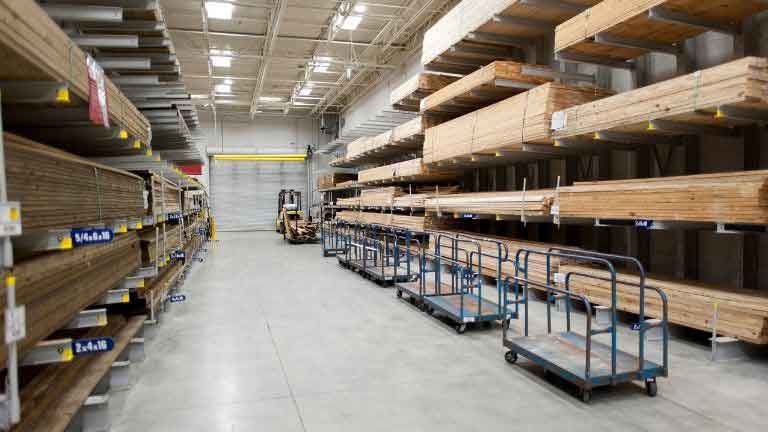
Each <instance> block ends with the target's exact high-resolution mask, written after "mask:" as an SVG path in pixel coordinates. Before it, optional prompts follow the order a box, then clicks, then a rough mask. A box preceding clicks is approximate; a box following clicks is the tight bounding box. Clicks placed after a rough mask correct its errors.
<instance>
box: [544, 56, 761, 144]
mask: <svg viewBox="0 0 768 432" xmlns="http://www.w3.org/2000/svg"><path fill="white" fill-rule="evenodd" d="M767 82H768V60H767V59H765V58H758V57H745V58H742V59H739V60H735V61H732V62H729V63H725V64H722V65H718V66H715V67H712V68H709V69H705V70H701V71H697V72H694V73H692V74H688V75H684V76H680V77H677V78H673V79H670V80H667V81H663V82H660V83H656V84H652V85H649V86H646V87H642V88H639V89H635V90H630V91H627V92H624V93H619V94H616V95H614V96H610V97H606V98H604V99H600V100H596V101H593V102H589V103H584V104H577V105H574V106H571V107H568V108H565V109H562V110H560V112H558V113H556V114H555V115H554V116H553V120H552V125H551V127H552V129H553V130H554V133H553V135H554V138H555V139H556V140H558V139H565V138H574V137H584V138H586V139H589V140H591V141H592V140H598V141H605V142H607V144H606V145H609V144H608V143H610V142H611V140H612V139H619V140H620V139H621V137H619V138H612V137H611V136H608V135H606V136H601V135H600V132H606V131H610V132H623V133H636V134H644V135H646V136H648V137H649V138H650V139H652V138H653V137H654V136H658V135H662V136H669V135H681V134H686V133H690V132H691V130H692V129H691V128H693V129H694V130H695V128H696V127H698V128H699V129H700V130H701V128H705V129H706V130H707V131H709V132H710V133H713V134H716V133H718V130H719V131H720V134H723V133H727V128H728V127H731V126H739V125H745V124H749V123H753V122H755V121H757V120H758V119H753V120H751V121H750V120H749V119H746V118H740V117H739V116H738V115H730V114H729V113H730V111H729V108H731V109H739V108H743V109H748V110H749V112H751V113H753V114H752V115H753V116H754V114H759V113H763V114H764V115H765V117H764V118H765V119H768V89H766V83H767ZM670 125H671V126H670ZM676 125H677V127H675V126H676ZM679 125H684V126H685V125H687V126H688V127H689V128H688V129H686V128H684V127H681V126H679Z"/></svg>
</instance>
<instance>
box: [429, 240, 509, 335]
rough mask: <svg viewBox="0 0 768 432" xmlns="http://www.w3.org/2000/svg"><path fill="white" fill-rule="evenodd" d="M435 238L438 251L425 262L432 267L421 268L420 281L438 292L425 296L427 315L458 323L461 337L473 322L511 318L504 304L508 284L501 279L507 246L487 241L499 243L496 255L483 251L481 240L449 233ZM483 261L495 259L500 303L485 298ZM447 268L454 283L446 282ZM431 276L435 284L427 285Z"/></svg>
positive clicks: (435, 249)
mask: <svg viewBox="0 0 768 432" xmlns="http://www.w3.org/2000/svg"><path fill="white" fill-rule="evenodd" d="M435 239H436V241H435V244H434V252H425V253H424V254H423V255H424V259H425V260H428V261H432V262H433V264H432V267H431V268H428V266H427V265H426V263H423V265H421V270H422V274H421V275H420V278H421V279H423V280H424V284H425V286H426V284H427V283H430V284H431V286H432V287H433V290H434V292H433V294H432V295H424V296H423V297H422V300H423V302H424V305H425V308H426V310H427V312H429V313H430V314H433V313H435V312H438V313H441V314H442V315H445V316H447V317H448V318H449V319H450V320H451V321H452V322H454V323H455V324H456V326H455V329H456V332H457V333H459V334H463V333H464V332H465V331H466V330H467V325H468V324H470V323H479V322H488V323H490V322H492V321H500V320H506V319H508V318H510V317H511V315H510V314H509V313H508V312H507V310H506V308H505V307H504V305H503V304H502V297H503V293H504V292H505V291H506V290H507V289H508V281H507V280H506V279H504V278H502V277H501V267H502V264H503V263H504V262H506V261H507V260H508V259H509V252H508V250H507V248H506V245H504V244H503V243H502V242H499V241H496V240H483V241H492V242H494V243H496V245H497V248H498V250H497V252H498V253H497V255H492V254H488V253H485V252H483V248H482V244H481V240H479V239H475V238H471V237H467V236H462V235H455V236H449V235H447V234H445V233H435ZM444 239H445V240H447V244H446V242H444V241H443V240H444ZM444 252H445V253H448V254H449V256H446V255H445V254H444ZM483 258H487V259H494V260H495V263H494V264H495V266H496V269H497V270H496V277H495V279H496V291H497V293H496V295H497V301H496V302H493V301H491V300H489V299H487V298H486V297H484V296H483V291H484V288H483V285H484V282H483ZM475 263H477V264H475ZM444 268H447V269H448V275H447V276H448V277H449V278H450V283H444V282H443V277H444V276H446V275H444V274H443V269H444ZM430 273H431V274H432V281H429V282H427V275H428V274H430Z"/></svg>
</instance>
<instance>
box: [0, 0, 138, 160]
mask: <svg viewBox="0 0 768 432" xmlns="http://www.w3.org/2000/svg"><path fill="white" fill-rule="evenodd" d="M0 21H2V22H3V26H1V27H0V55H2V58H3V59H4V61H5V67H3V68H0V80H2V81H14V82H22V81H49V82H51V81H53V82H62V83H69V90H70V94H71V102H70V104H63V105H64V106H76V105H79V106H84V101H85V102H87V100H88V94H89V88H88V73H87V67H86V57H85V54H84V53H83V51H82V50H81V49H80V48H79V47H78V46H77V45H76V44H75V43H74V42H72V40H71V39H70V38H69V37H68V36H67V35H66V33H64V31H62V30H61V28H60V27H59V25H58V24H56V23H55V22H54V21H53V20H51V19H50V18H49V17H48V15H47V14H46V13H45V11H43V10H42V9H41V8H40V6H39V5H38V4H37V3H36V2H35V1H34V0H2V1H0ZM105 82H106V91H107V101H108V109H109V117H110V122H111V124H113V125H115V126H119V127H124V128H125V129H126V130H127V131H128V133H129V134H130V136H131V137H132V138H134V139H138V140H140V141H141V142H142V144H143V145H147V144H148V143H149V141H150V137H151V133H150V131H149V122H148V121H147V119H146V118H144V116H143V115H142V114H141V113H140V112H139V111H138V110H137V109H136V107H135V106H134V105H133V104H132V103H131V102H130V101H129V100H128V98H127V97H126V96H125V95H124V94H123V93H122V92H120V90H118V88H117V87H116V86H115V85H114V84H113V83H112V81H110V80H109V79H106V80H105ZM51 103H52V104H53V101H51ZM59 106H61V105H59ZM80 121H81V122H82V121H85V122H87V121H88V118H87V117H86V118H82V119H80ZM55 125H56V123H55V120H54V119H51V118H45V119H40V121H39V126H48V127H50V126H55ZM9 126H12V125H11V124H6V127H9ZM61 133H62V132H59V135H61ZM81 141H85V140H81ZM86 143H87V141H86ZM85 147H86V148H87V146H85Z"/></svg>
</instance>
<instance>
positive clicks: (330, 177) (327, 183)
mask: <svg viewBox="0 0 768 432" xmlns="http://www.w3.org/2000/svg"><path fill="white" fill-rule="evenodd" d="M351 180H357V174H350V173H339V172H331V173H325V174H321V175H319V176H317V188H318V189H328V188H332V187H335V186H337V185H338V184H339V183H343V182H347V181H351Z"/></svg>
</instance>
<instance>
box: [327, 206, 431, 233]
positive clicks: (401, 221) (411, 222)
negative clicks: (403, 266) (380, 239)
mask: <svg viewBox="0 0 768 432" xmlns="http://www.w3.org/2000/svg"><path fill="white" fill-rule="evenodd" d="M336 218H337V219H338V220H342V221H345V222H350V223H361V224H366V225H368V224H375V225H382V226H394V227H398V228H405V229H409V230H412V231H418V232H423V231H424V230H425V229H426V228H427V226H428V224H427V222H426V221H425V218H424V216H406V215H397V214H392V213H375V212H360V211H340V212H338V213H336Z"/></svg>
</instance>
